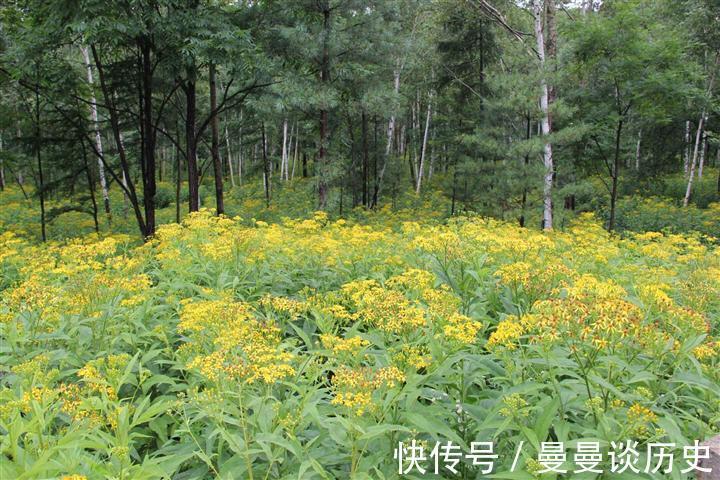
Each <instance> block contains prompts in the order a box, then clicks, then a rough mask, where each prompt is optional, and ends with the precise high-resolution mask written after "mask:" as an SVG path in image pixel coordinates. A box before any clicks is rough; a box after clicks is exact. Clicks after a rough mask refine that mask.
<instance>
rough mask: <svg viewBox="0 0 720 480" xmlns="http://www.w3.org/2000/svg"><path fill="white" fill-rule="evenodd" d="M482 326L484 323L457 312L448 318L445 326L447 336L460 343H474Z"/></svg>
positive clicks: (444, 331) (444, 330)
mask: <svg viewBox="0 0 720 480" xmlns="http://www.w3.org/2000/svg"><path fill="white" fill-rule="evenodd" d="M481 328H482V323H480V322H478V321H475V320H473V319H472V318H470V317H468V316H466V315H461V314H459V313H455V314H453V315H451V316H450V317H449V318H448V319H447V324H446V325H445V326H444V327H443V333H444V334H445V337H446V338H448V339H450V340H452V341H454V342H458V343H462V344H466V343H473V342H474V341H475V337H476V336H477V333H478V332H479V331H480V329H481Z"/></svg>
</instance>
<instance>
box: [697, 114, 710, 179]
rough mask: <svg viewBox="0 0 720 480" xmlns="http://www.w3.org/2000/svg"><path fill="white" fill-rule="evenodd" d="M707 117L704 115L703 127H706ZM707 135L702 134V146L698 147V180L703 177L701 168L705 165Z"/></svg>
mask: <svg viewBox="0 0 720 480" xmlns="http://www.w3.org/2000/svg"><path fill="white" fill-rule="evenodd" d="M707 121H708V119H707V115H705V125H707ZM707 146H708V145H707V133H705V132H703V136H702V144H701V145H700V163H699V164H698V180H700V179H701V178H702V176H703V166H704V165H705V154H706V153H707Z"/></svg>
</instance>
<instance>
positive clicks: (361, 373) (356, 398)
mask: <svg viewBox="0 0 720 480" xmlns="http://www.w3.org/2000/svg"><path fill="white" fill-rule="evenodd" d="M404 381H405V375H404V374H403V373H402V372H401V371H400V370H399V369H398V368H397V367H383V368H380V369H377V370H373V369H372V368H370V367H358V368H349V367H345V366H341V367H340V368H338V369H337V370H336V371H335V374H334V376H333V377H332V386H333V391H334V397H333V399H332V400H331V403H332V404H333V405H342V406H344V407H346V408H348V409H349V410H350V411H351V412H352V413H354V414H356V415H362V414H363V413H365V412H367V411H374V410H375V409H376V408H377V404H375V403H373V394H374V393H375V392H378V391H380V390H381V389H382V388H384V387H387V388H394V387H395V386H397V385H399V384H401V383H402V382H404Z"/></svg>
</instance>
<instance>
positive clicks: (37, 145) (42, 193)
mask: <svg viewBox="0 0 720 480" xmlns="http://www.w3.org/2000/svg"><path fill="white" fill-rule="evenodd" d="M35 72H36V76H39V67H38V65H37V64H36V65H35ZM35 83H36V85H35V139H34V140H35V141H34V145H35V158H36V159H37V167H38V181H39V186H38V187H39V188H38V194H39V195H40V229H41V233H42V241H43V242H45V241H47V234H46V232H45V182H44V179H43V169H42V146H41V140H40V135H41V134H40V86H39V84H40V81H39V78H38V79H36V81H35Z"/></svg>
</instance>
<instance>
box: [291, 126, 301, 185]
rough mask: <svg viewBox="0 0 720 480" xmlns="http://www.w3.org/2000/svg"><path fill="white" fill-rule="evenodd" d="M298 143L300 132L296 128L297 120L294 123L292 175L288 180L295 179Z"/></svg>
mask: <svg viewBox="0 0 720 480" xmlns="http://www.w3.org/2000/svg"><path fill="white" fill-rule="evenodd" d="M299 143H300V130H299V127H298V123H297V120H296V121H295V152H294V153H293V166H292V173H291V174H290V180H293V179H294V178H295V165H297V159H298V144H299Z"/></svg>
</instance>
